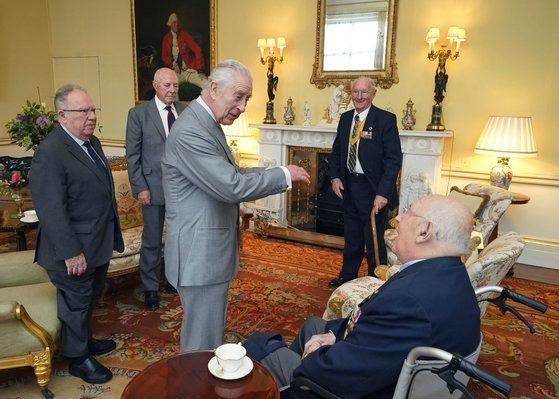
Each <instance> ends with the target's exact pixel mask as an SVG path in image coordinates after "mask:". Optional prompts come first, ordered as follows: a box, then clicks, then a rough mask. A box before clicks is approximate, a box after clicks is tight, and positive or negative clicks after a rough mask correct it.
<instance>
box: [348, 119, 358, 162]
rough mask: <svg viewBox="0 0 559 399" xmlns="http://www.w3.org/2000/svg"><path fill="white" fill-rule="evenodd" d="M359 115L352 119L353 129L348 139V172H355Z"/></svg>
mask: <svg viewBox="0 0 559 399" xmlns="http://www.w3.org/2000/svg"><path fill="white" fill-rule="evenodd" d="M358 133H359V114H355V118H353V129H352V131H351V137H350V139H349V158H348V161H347V167H348V169H349V171H350V172H355V165H356V164H357V144H358V143H359V135H358Z"/></svg>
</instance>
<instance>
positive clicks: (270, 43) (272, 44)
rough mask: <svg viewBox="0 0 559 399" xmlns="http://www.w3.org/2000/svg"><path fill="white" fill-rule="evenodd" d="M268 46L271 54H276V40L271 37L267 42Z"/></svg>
mask: <svg viewBox="0 0 559 399" xmlns="http://www.w3.org/2000/svg"><path fill="white" fill-rule="evenodd" d="M266 46H267V47H268V49H269V50H270V54H274V48H275V47H276V39H274V38H273V37H269V38H268V40H266Z"/></svg>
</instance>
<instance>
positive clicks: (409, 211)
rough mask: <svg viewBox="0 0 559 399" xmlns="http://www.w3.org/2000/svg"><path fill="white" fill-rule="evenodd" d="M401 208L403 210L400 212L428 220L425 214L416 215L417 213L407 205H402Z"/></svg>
mask: <svg viewBox="0 0 559 399" xmlns="http://www.w3.org/2000/svg"><path fill="white" fill-rule="evenodd" d="M402 210H403V212H402V213H407V214H409V215H411V216H415V217H418V218H421V219H425V220H427V221H429V219H427V218H426V217H425V216H421V215H418V214H417V213H415V212H414V211H412V210H411V208H408V207H407V206H405V207H403V208H402Z"/></svg>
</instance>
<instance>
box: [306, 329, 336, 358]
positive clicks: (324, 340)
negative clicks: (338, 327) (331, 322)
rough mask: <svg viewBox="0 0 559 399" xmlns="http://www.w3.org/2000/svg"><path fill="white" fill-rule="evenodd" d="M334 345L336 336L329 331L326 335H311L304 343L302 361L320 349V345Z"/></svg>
mask: <svg viewBox="0 0 559 399" xmlns="http://www.w3.org/2000/svg"><path fill="white" fill-rule="evenodd" d="M335 343H336V336H335V335H334V333H332V332H331V331H328V332H327V333H326V334H316V335H313V336H312V337H311V338H310V339H309V340H308V341H307V342H306V343H305V350H304V351H303V356H302V358H303V359H304V358H305V357H307V356H308V355H309V354H311V353H313V352H314V351H315V350H317V349H318V348H320V347H321V346H322V345H333V344H335Z"/></svg>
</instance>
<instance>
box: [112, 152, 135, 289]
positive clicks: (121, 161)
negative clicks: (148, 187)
mask: <svg viewBox="0 0 559 399" xmlns="http://www.w3.org/2000/svg"><path fill="white" fill-rule="evenodd" d="M109 164H110V167H111V172H112V175H113V180H114V186H115V196H116V202H117V207H118V216H119V219H120V227H121V229H122V238H123V239H124V252H123V253H118V252H116V251H115V252H113V256H112V258H111V261H110V263H109V271H108V273H107V277H109V278H111V277H117V276H121V275H123V274H127V273H134V272H135V271H137V270H138V268H139V266H140V248H141V246H142V232H143V224H142V205H141V204H140V203H139V202H138V201H137V200H136V199H135V198H134V197H133V195H132V187H131V185H130V180H128V170H127V163H126V158H125V157H114V158H110V159H109Z"/></svg>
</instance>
